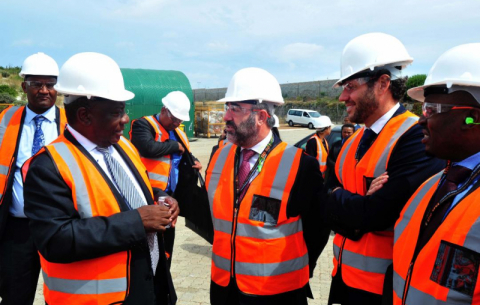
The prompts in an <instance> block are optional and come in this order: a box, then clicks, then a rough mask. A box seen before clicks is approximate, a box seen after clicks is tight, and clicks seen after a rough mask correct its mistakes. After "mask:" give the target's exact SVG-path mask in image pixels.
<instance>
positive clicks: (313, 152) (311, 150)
mask: <svg viewBox="0 0 480 305" xmlns="http://www.w3.org/2000/svg"><path fill="white" fill-rule="evenodd" d="M305 152H306V153H307V155H309V156H312V157H314V158H316V157H317V141H316V140H315V139H313V138H312V139H309V140H308V141H307V145H306V146H305Z"/></svg>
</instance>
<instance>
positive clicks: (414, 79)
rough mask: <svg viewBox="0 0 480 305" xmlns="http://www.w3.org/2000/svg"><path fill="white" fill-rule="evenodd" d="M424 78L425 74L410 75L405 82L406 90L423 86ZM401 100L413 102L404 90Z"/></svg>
mask: <svg viewBox="0 0 480 305" xmlns="http://www.w3.org/2000/svg"><path fill="white" fill-rule="evenodd" d="M426 78H427V75H426V74H416V75H412V76H410V77H409V78H408V80H407V83H406V87H407V91H408V89H411V88H414V87H418V86H423V84H424V83H425V79H426ZM403 100H404V101H405V102H413V100H412V99H411V98H410V97H409V96H408V94H407V93H406V92H405V97H404V99H403Z"/></svg>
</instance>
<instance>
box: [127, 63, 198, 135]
mask: <svg viewBox="0 0 480 305" xmlns="http://www.w3.org/2000/svg"><path fill="white" fill-rule="evenodd" d="M121 70H122V74H123V80H124V82H125V89H127V90H129V91H132V92H133V93H135V98H133V99H132V100H130V101H127V102H126V106H125V107H126V110H125V111H126V112H127V114H128V116H129V117H130V120H134V119H138V118H140V117H142V116H145V115H152V114H155V113H159V112H160V109H162V105H163V104H162V98H164V97H165V96H166V95H167V94H168V93H170V92H172V91H182V92H183V93H185V94H186V95H187V96H188V98H189V99H190V121H188V122H183V124H184V125H185V132H186V134H187V136H188V137H189V138H191V137H193V120H194V115H195V109H194V108H195V104H194V103H193V91H192V87H191V86H190V82H189V81H188V78H187V76H185V74H183V73H182V72H179V71H165V70H146V69H121ZM129 131H130V124H128V126H125V130H124V132H123V134H124V135H125V137H127V138H130V137H129V135H128V132H129Z"/></svg>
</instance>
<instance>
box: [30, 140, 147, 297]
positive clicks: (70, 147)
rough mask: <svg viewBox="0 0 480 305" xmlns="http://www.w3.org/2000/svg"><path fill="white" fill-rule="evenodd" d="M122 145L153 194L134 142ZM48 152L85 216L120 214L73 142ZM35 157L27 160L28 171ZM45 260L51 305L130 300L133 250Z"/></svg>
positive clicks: (104, 183) (59, 142)
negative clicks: (65, 260)
mask: <svg viewBox="0 0 480 305" xmlns="http://www.w3.org/2000/svg"><path fill="white" fill-rule="evenodd" d="M118 144H119V146H120V149H121V150H123V151H124V153H125V154H126V155H127V156H128V158H129V159H130V160H131V162H132V163H133V165H134V166H135V168H136V169H137V170H138V173H139V174H140V176H141V177H142V180H143V183H145V184H146V185H147V187H148V188H149V191H150V194H149V196H153V193H152V190H151V187H150V183H149V180H148V177H147V174H146V170H145V167H144V166H143V164H142V162H141V161H140V157H139V156H138V154H137V152H136V150H135V149H134V148H133V146H132V144H131V143H129V142H128V141H127V140H126V139H124V138H123V137H122V138H121V140H120V141H119V143H118ZM44 149H45V150H46V151H48V153H49V155H50V156H51V158H52V161H53V162H54V164H55V166H56V168H57V169H58V171H59V173H60V176H61V177H62V179H63V180H64V181H65V183H66V185H67V186H68V187H69V188H70V189H71V191H72V199H73V204H74V207H75V209H76V210H77V211H78V213H79V215H80V218H82V219H85V218H90V217H97V216H106V217H108V216H111V215H113V214H116V213H120V212H121V211H120V207H119V204H118V202H117V200H116V198H115V195H114V194H113V192H112V191H111V190H110V187H109V184H108V182H107V181H106V180H105V178H103V176H102V174H101V173H100V172H99V170H98V169H97V168H96V166H95V164H93V163H92V161H90V159H89V158H88V157H87V156H85V155H84V154H83V153H82V152H81V151H80V150H79V149H78V148H77V147H76V146H75V145H74V144H72V143H71V142H70V141H68V140H67V139H66V138H65V137H64V136H60V137H59V138H58V139H57V140H55V141H54V142H53V143H52V144H50V145H47V146H46V147H45V148H44ZM32 159H34V158H32ZM32 159H29V160H28V161H27V163H26V166H27V167H28V166H29V163H30V162H31V160H32ZM24 175H25V173H24ZM139 182H140V181H139ZM40 262H41V265H42V270H43V274H44V279H45V281H44V295H45V300H46V302H47V303H49V304H90V303H95V304H111V303H116V302H123V301H124V300H125V298H126V295H127V291H128V282H129V279H128V270H129V268H130V254H129V251H120V252H117V253H113V254H110V255H106V256H102V257H98V258H94V259H88V260H82V261H77V262H73V263H66V264H59V263H52V262H49V261H47V260H46V259H45V258H44V257H43V256H42V255H40Z"/></svg>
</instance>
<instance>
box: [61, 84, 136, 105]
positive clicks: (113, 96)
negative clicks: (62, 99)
mask: <svg viewBox="0 0 480 305" xmlns="http://www.w3.org/2000/svg"><path fill="white" fill-rule="evenodd" d="M54 88H55V90H57V92H58V93H61V94H63V95H75V96H95V97H101V98H104V99H107V100H112V101H116V102H125V101H128V100H131V99H133V98H134V97H135V94H134V93H133V92H130V91H128V90H122V91H119V92H116V93H109V94H98V92H97V93H89V92H82V93H79V92H78V91H73V90H68V89H63V88H61V87H59V86H57V85H55V86H54Z"/></svg>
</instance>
